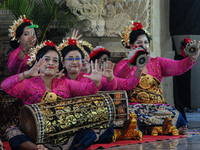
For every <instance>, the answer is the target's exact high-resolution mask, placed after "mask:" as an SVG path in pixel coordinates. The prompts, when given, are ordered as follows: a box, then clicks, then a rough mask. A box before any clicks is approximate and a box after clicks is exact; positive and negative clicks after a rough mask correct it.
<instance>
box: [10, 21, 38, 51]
mask: <svg viewBox="0 0 200 150" xmlns="http://www.w3.org/2000/svg"><path fill="white" fill-rule="evenodd" d="M30 25H31V23H29V22H24V23H22V24H21V25H19V26H18V28H17V29H16V35H15V37H16V38H17V39H19V38H20V37H21V36H22V34H23V32H24V28H25V27H26V26H30ZM34 30H35V34H36V36H37V32H36V29H35V28H34ZM10 46H11V47H12V48H13V49H16V48H18V47H19V43H18V42H17V40H14V41H12V40H11V38H10Z"/></svg>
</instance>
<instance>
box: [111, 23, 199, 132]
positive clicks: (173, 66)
mask: <svg viewBox="0 0 200 150" xmlns="http://www.w3.org/2000/svg"><path fill="white" fill-rule="evenodd" d="M150 39H151V37H150V35H149V33H148V32H147V31H146V30H145V29H144V28H143V26H142V24H141V23H139V22H135V23H133V24H131V25H130V26H129V27H127V28H126V30H125V31H124V32H123V45H124V46H125V47H126V48H130V53H129V56H128V59H126V60H121V61H120V62H119V63H118V64H117V65H116V67H115V69H114V75H115V76H117V77H121V78H124V79H126V78H129V77H130V76H132V75H134V74H135V72H136V69H137V68H138V67H137V65H133V64H132V61H131V60H132V58H133V57H134V56H135V54H136V51H137V47H138V46H141V47H142V48H143V49H144V50H145V51H146V52H148V53H149V45H150ZM198 47H199V43H198ZM198 55H199V51H198V53H197V54H196V55H194V56H188V57H186V58H185V59H183V60H180V61H177V60H172V59H167V58H163V57H156V58H153V57H150V55H149V54H148V57H149V60H148V63H147V65H146V66H144V67H142V68H140V76H141V78H140V81H139V83H138V84H137V86H135V87H134V88H133V89H132V90H130V91H128V98H129V108H130V112H134V113H136V114H137V116H138V119H139V120H140V127H141V129H146V127H148V126H153V125H162V123H163V120H164V119H165V118H167V117H171V118H172V125H173V126H176V127H177V128H178V130H179V133H180V134H185V133H186V131H187V123H186V121H185V119H184V118H183V117H182V115H181V114H180V113H179V112H178V111H177V110H176V109H175V108H174V107H173V106H171V105H167V104H166V102H165V101H164V99H163V96H162V91H161V81H162V78H163V77H168V76H177V75H181V74H183V73H184V72H186V71H188V70H189V69H190V68H191V67H192V66H193V65H194V64H195V62H196V61H197V58H198Z"/></svg>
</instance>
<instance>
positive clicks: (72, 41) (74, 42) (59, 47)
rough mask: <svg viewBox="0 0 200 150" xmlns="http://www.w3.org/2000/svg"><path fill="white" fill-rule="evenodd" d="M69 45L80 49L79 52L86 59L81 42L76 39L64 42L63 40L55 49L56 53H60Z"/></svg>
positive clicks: (68, 39)
mask: <svg viewBox="0 0 200 150" xmlns="http://www.w3.org/2000/svg"><path fill="white" fill-rule="evenodd" d="M69 45H76V46H77V47H78V48H79V49H81V51H82V52H83V54H84V57H86V52H85V50H84V48H83V46H81V45H82V44H81V42H80V41H78V40H76V39H72V38H67V39H66V40H63V42H62V43H60V44H59V45H58V46H57V49H58V51H61V50H62V49H63V48H64V47H66V46H69Z"/></svg>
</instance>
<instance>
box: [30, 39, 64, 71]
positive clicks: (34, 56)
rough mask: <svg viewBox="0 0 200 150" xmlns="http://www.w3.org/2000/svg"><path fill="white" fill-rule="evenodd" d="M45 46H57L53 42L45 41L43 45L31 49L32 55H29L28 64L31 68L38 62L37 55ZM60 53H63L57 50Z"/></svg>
mask: <svg viewBox="0 0 200 150" xmlns="http://www.w3.org/2000/svg"><path fill="white" fill-rule="evenodd" d="M44 46H56V44H54V43H53V42H52V41H50V40H48V41H44V42H43V43H41V44H39V45H37V46H36V47H35V48H31V49H30V53H29V54H28V56H29V59H28V61H27V64H28V65H29V66H30V67H31V66H33V64H34V62H35V60H36V54H37V52H38V51H39V50H40V49H41V48H43V47H44ZM57 51H58V53H59V54H60V56H62V55H61V52H60V51H59V50H57ZM61 62H62V57H61Z"/></svg>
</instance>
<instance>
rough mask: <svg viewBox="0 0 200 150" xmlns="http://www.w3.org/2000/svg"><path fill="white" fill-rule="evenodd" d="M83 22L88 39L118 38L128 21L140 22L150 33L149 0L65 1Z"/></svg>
mask: <svg viewBox="0 0 200 150" xmlns="http://www.w3.org/2000/svg"><path fill="white" fill-rule="evenodd" d="M66 4H67V6H68V7H69V8H70V9H71V11H72V12H73V13H74V14H76V15H77V16H79V17H80V19H81V20H82V21H83V26H82V31H83V32H84V33H85V35H86V36H88V37H119V36H121V31H122V30H123V29H124V26H126V25H127V24H128V23H129V20H134V21H140V22H141V23H142V24H143V25H144V26H145V28H146V29H147V30H148V31H149V32H151V31H150V23H151V21H150V14H151V11H150V10H151V9H150V6H151V0H66Z"/></svg>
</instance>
